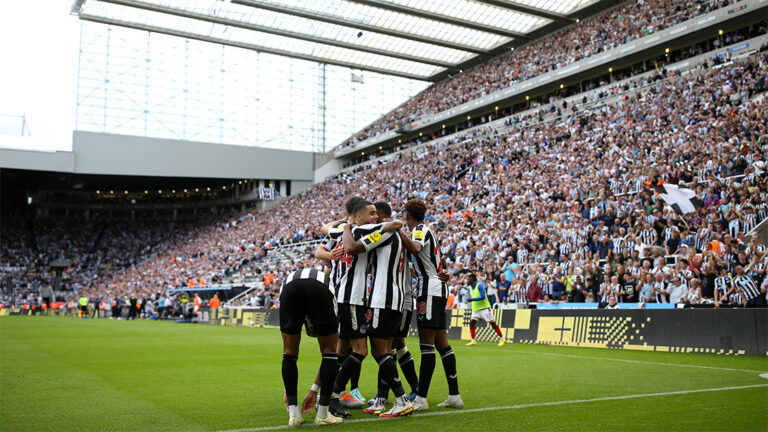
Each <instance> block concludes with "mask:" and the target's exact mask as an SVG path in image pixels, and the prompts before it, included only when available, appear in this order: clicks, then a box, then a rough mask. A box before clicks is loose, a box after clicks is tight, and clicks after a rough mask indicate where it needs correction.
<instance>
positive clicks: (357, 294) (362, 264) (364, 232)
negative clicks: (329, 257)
mask: <svg viewBox="0 0 768 432" xmlns="http://www.w3.org/2000/svg"><path fill="white" fill-rule="evenodd" d="M384 225H385V224H376V225H361V226H356V227H354V228H352V236H353V237H354V238H355V240H360V241H361V242H362V243H363V245H364V246H365V252H361V253H359V254H357V255H348V254H346V253H345V254H344V256H342V257H341V259H340V261H341V260H344V262H345V263H346V271H345V272H344V273H343V274H341V275H340V277H339V288H338V292H337V294H336V301H337V302H339V303H342V304H350V305H352V304H353V305H360V306H362V305H365V304H366V300H367V296H366V294H367V292H366V291H367V290H366V280H367V270H368V251H370V250H372V249H373V248H375V247H376V246H377V245H378V244H380V243H382V242H384V241H386V240H388V239H389V237H391V236H392V232H383V231H382V229H383V228H384ZM340 230H341V231H342V233H343V230H344V229H343V227H342V228H334V229H332V230H331V232H330V233H329V234H336V233H337V232H338V231H340Z"/></svg>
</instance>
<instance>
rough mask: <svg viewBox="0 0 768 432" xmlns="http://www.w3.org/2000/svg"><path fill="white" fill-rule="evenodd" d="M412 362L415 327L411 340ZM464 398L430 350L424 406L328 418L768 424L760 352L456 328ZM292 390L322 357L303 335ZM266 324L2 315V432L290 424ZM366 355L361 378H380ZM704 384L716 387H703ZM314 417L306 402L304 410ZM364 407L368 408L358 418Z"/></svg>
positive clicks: (692, 427)
mask: <svg viewBox="0 0 768 432" xmlns="http://www.w3.org/2000/svg"><path fill="white" fill-rule="evenodd" d="M408 342H409V344H410V347H411V351H412V352H413V354H414V356H415V357H416V361H417V364H418V361H419V354H418V348H417V347H418V345H417V341H416V340H412V339H411V340H409V341H408ZM452 343H453V348H454V351H455V352H456V357H457V361H458V369H459V385H460V389H461V394H462V397H463V399H464V402H465V409H464V410H460V411H457V410H444V409H440V408H437V403H439V402H441V401H442V400H443V399H444V398H445V396H446V395H447V386H446V383H445V378H444V375H443V371H442V366H441V365H440V362H439V361H438V366H437V369H436V370H435V375H434V378H433V386H432V388H431V389H430V397H429V402H430V405H431V409H430V411H429V412H426V413H416V414H414V415H413V416H410V417H407V418H402V419H389V420H386V419H377V418H375V417H373V416H370V415H367V414H364V413H363V412H362V411H361V410H355V411H354V412H353V414H354V418H353V421H349V422H347V423H345V424H343V425H340V426H334V427H333V428H334V429H336V430H364V429H365V430H397V431H403V430H417V431H420V432H421V431H431V430H437V431H446V430H447V431H452V432H453V431H464V430H482V431H496V430H520V431H536V430H542V431H550V430H568V431H569V432H573V431H599V430H607V431H625V430H637V431H644V432H647V431H661V430H664V431H682V430H686V431H710V430H711V431H716V430H717V431H719V430H734V431H766V430H768V379H766V378H764V377H761V376H760V374H761V373H766V372H768V359H766V358H758V357H724V356H716V355H709V354H674V353H653V352H631V351H620V350H604V349H579V348H567V347H551V346H542V345H515V344H507V345H506V346H505V347H502V348H499V347H497V346H496V345H495V344H491V343H480V345H478V346H477V347H466V346H464V343H465V342H464V341H452ZM301 350H302V352H301V357H300V359H299V398H300V399H301V397H302V396H303V395H304V394H305V393H306V390H307V389H308V388H309V386H310V384H311V381H312V379H313V378H314V375H315V372H316V370H317V367H318V365H319V355H318V350H317V343H316V342H315V340H314V339H311V338H307V337H305V338H304V340H303V341H302V347H301ZM280 361H281V342H280V333H279V331H278V330H275V329H252V328H242V327H221V326H209V325H193V324H187V325H182V324H174V323H170V322H147V321H134V322H129V321H110V320H78V319H72V318H58V317H4V318H0V430H2V431H43V430H57V431H59V430H77V431H229V430H238V429H242V430H252V431H257V430H266V429H267V428H280V429H285V428H286V424H287V419H288V418H287V414H286V412H285V408H284V406H283V402H282V394H283V388H282V380H281V377H280ZM374 366H375V362H373V361H372V360H371V359H370V358H368V359H366V361H365V362H364V364H363V374H362V377H361V390H362V392H363V394H364V395H366V396H370V395H371V394H372V393H373V392H374V391H375V382H376V370H375V368H374ZM704 389H712V390H713V391H698V392H692V391H693V390H704ZM304 418H305V420H306V421H307V424H305V426H304V427H307V426H309V424H311V422H312V420H313V419H314V412H312V413H308V414H306V415H305V416H304ZM361 419H363V421H360V420H361Z"/></svg>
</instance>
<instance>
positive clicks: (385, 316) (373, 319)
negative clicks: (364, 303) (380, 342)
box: [365, 309, 402, 339]
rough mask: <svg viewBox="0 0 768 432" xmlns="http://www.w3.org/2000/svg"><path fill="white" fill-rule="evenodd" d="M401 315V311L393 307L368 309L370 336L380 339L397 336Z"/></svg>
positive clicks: (367, 318)
mask: <svg viewBox="0 0 768 432" xmlns="http://www.w3.org/2000/svg"><path fill="white" fill-rule="evenodd" d="M401 315H402V314H401V313H400V312H399V311H396V310H392V309H368V311H367V312H366V313H365V319H366V322H367V328H368V337H373V338H380V339H389V338H391V337H395V333H397V326H398V324H400V316H401Z"/></svg>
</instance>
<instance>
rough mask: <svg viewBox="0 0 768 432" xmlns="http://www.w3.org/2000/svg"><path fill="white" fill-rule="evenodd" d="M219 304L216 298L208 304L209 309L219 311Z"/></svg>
mask: <svg viewBox="0 0 768 432" xmlns="http://www.w3.org/2000/svg"><path fill="white" fill-rule="evenodd" d="M219 304H220V301H219V298H218V297H214V298H212V299H211V301H210V302H208V307H210V308H211V309H218V308H219Z"/></svg>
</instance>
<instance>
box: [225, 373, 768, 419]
mask: <svg viewBox="0 0 768 432" xmlns="http://www.w3.org/2000/svg"><path fill="white" fill-rule="evenodd" d="M651 363H652V362H651ZM759 387H768V384H753V385H745V386H737V387H719V388H708V389H698V390H679V391H673V392H661V393H641V394H632V395H624V396H607V397H599V398H592V399H577V400H567V401H552V402H538V403H530V404H521V405H507V406H498V407H485V408H473V409H466V410H452V411H437V412H426V413H421V414H416V417H433V416H442V415H456V414H471V413H477V412H485V411H506V410H515V409H523V408H534V407H544V406H554V405H568V404H575V403H591V402H603V401H610V400H622V399H637V398H646V397H663V396H674V395H683V394H692V393H707V392H718V391H728V390H743V389H749V388H759ZM387 420H390V421H391V420H392V419H383V418H380V417H372V418H364V419H360V420H349V421H345V422H344V423H352V424H357V423H369V422H374V421H387ZM305 426H314V424H313V423H307V424H305ZM282 429H291V427H290V426H288V425H282V426H265V427H257V428H246V429H232V430H227V431H221V432H260V431H273V430H282Z"/></svg>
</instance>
